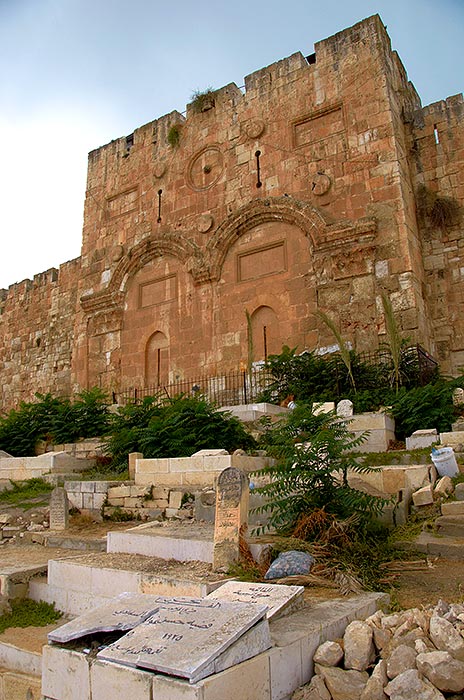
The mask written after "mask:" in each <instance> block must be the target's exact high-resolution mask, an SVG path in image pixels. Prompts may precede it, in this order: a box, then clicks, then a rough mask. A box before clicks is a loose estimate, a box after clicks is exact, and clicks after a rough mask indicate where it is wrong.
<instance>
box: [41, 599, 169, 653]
mask: <svg viewBox="0 0 464 700" xmlns="http://www.w3.org/2000/svg"><path fill="white" fill-rule="evenodd" d="M157 600H158V596H152V595H145V594H142V593H127V592H125V593H121V594H120V595H119V596H118V597H117V598H115V599H114V600H111V601H109V602H108V603H105V604H104V605H101V606H100V607H98V608H96V609H94V610H89V611H88V612H86V613H84V614H83V615H79V617H76V618H75V619H74V620H71V621H70V622H67V623H66V624H64V625H62V626H61V627H58V628H57V629H55V630H52V631H51V632H49V634H48V640H49V642H55V643H56V644H66V643H67V642H71V641H72V640H73V639H80V638H81V637H87V636H88V635H90V634H97V633H98V632H116V631H120V632H128V631H129V630H131V629H133V628H134V627H136V626H137V625H139V624H140V623H141V622H144V621H145V620H146V619H147V618H148V617H150V615H153V613H154V612H156V610H157V609H158V603H157Z"/></svg>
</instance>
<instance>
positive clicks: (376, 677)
mask: <svg viewBox="0 0 464 700" xmlns="http://www.w3.org/2000/svg"><path fill="white" fill-rule="evenodd" d="M387 683H388V676H387V664H386V662H385V660H384V659H381V660H380V661H379V662H378V664H376V666H375V668H374V670H373V671H372V675H371V677H370V678H369V680H368V681H367V683H366V686H365V688H364V690H363V692H362V693H361V695H360V698H359V700H386V699H387V696H386V695H385V693H384V688H385V686H386V685H387Z"/></svg>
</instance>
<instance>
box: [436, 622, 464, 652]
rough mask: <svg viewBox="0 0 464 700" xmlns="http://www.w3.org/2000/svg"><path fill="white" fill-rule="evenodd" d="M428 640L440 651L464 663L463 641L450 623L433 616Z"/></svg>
mask: <svg viewBox="0 0 464 700" xmlns="http://www.w3.org/2000/svg"><path fill="white" fill-rule="evenodd" d="M430 639H431V640H432V642H433V643H434V644H435V646H436V647H437V649H439V650H440V651H448V652H449V653H450V654H451V656H454V658H455V659H458V660H459V661H464V639H463V638H462V637H461V635H460V634H459V632H458V631H457V630H456V629H455V628H454V627H453V625H452V624H451V622H448V620H445V619H443V618H442V617H438V616H437V615H433V616H432V617H431V619H430Z"/></svg>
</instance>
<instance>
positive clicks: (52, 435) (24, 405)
mask: <svg viewBox="0 0 464 700" xmlns="http://www.w3.org/2000/svg"><path fill="white" fill-rule="evenodd" d="M36 397H37V401H33V402H25V401H23V402H21V404H20V406H19V408H18V409H12V410H11V411H10V412H9V413H8V414H7V415H5V416H2V417H1V418H0V449H2V450H5V452H8V453H9V454H11V455H13V457H27V456H31V455H34V454H35V448H36V445H37V442H39V441H40V440H43V441H45V442H48V443H54V444H61V443H65V442H75V441H76V440H78V439H79V438H91V437H100V436H101V435H104V434H106V433H107V432H108V429H109V426H110V414H109V412H108V399H107V397H106V395H105V394H104V393H103V392H102V391H101V390H100V389H98V388H94V389H91V390H89V391H82V392H81V393H80V394H78V395H77V397H76V399H75V400H74V401H71V400H69V399H62V398H58V397H54V396H52V395H51V394H36Z"/></svg>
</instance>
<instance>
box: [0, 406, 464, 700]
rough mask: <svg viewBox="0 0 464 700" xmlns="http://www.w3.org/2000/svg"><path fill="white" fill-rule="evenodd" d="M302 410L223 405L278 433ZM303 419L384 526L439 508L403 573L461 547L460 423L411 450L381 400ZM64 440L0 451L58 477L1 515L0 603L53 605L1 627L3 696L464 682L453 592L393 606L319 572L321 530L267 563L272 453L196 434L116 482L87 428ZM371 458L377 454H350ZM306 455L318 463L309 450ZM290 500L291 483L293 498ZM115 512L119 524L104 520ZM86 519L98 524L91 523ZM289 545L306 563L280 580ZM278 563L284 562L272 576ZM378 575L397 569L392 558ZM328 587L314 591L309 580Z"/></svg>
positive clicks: (184, 694)
mask: <svg viewBox="0 0 464 700" xmlns="http://www.w3.org/2000/svg"><path fill="white" fill-rule="evenodd" d="M456 400H457V399H456ZM459 405H460V404H459ZM303 408H304V407H300V408H299V409H298V410H297V409H293V410H292V409H289V408H286V407H276V406H275V405H270V404H266V403H260V404H249V405H246V406H236V407H234V414H235V416H240V417H241V419H242V421H244V425H245V426H246V425H248V426H249V428H250V427H251V428H253V427H254V426H256V421H257V420H258V421H259V419H260V418H262V416H263V415H268V416H269V420H270V421H271V426H274V427H273V428H272V430H277V431H279V430H284V429H286V428H285V426H287V427H288V426H289V425H291V424H292V420H293V421H295V420H296V418H295V416H296V417H297V419H298V420H300V421H302V420H303V419H302V418H298V415H299V414H298V411H300V412H301V410H303ZM224 415H226V414H224ZM227 415H230V413H229V414H227ZM303 415H304V412H303ZM308 415H309V414H307V415H306V418H305V420H308ZM310 416H311V420H313V421H315V422H314V423H312V425H313V428H314V434H313V440H317V439H318V438H317V436H318V432H317V431H318V429H321V427H323V428H324V429H326V428H327V426H332V429H333V430H334V431H335V432H334V435H335V434H337V435H338V433H337V431H338V430H340V431H341V433H340V435H344V436H345V438H344V439H347V440H349V444H351V445H352V447H353V451H352V452H350V456H349V460H348V461H346V463H345V462H343V463H344V464H345V466H346V479H347V484H349V488H350V489H353V490H355V491H356V493H358V494H359V493H361V494H363V495H364V496H365V497H366V498H367V499H374V500H375V499H380V501H379V502H381V506H382V507H381V508H380V509H378V512H377V516H376V517H377V518H378V519H379V520H380V522H382V523H385V524H387V525H388V526H389V527H390V528H391V527H393V526H401V525H402V524H403V525H406V524H407V523H408V522H409V518H410V515H411V513H416V514H417V513H420V512H421V511H422V512H426V510H427V508H433V507H438V508H439V509H440V510H441V514H439V515H438V517H436V518H435V523H434V529H433V530H432V529H429V530H427V529H423V530H422V532H420V534H419V535H418V537H416V539H415V541H407V540H405V541H399V542H398V547H400V548H402V550H404V551H406V554H405V556H406V557H407V556H408V554H407V550H408V549H412V550H413V551H414V555H413V556H414V557H417V556H421V555H420V554H419V555H418V554H417V552H422V553H423V556H424V559H422V560H420V559H419V560H418V559H417V558H414V559H413V560H412V561H411V563H410V564H409V563H408V560H407V559H406V560H405V561H404V562H403V565H404V566H405V567H406V570H414V569H415V568H416V569H417V571H419V572H421V571H423V570H424V567H425V569H426V568H427V567H428V566H432V567H433V566H434V565H433V560H434V558H436V557H443V558H444V559H445V560H448V561H449V562H450V564H451V561H452V560H454V561H456V563H458V562H460V561H461V560H463V559H464V546H463V545H464V538H463V539H462V540H461V539H460V538H461V537H463V535H464V527H463V525H464V521H462V518H464V507H463V506H462V505H461V504H462V503H463V502H464V501H463V500H461V499H464V488H461V486H462V484H460V483H459V480H456V479H455V478H454V477H455V476H456V474H458V472H459V466H458V463H457V461H456V458H455V457H458V459H460V453H461V449H462V445H463V444H464V439H463V438H464V432H461V431H460V430H457V429H456V428H459V427H461V426H460V424H459V420H458V421H456V422H455V425H454V429H453V430H452V431H448V432H446V431H444V432H443V433H441V432H439V431H437V430H436V429H422V430H417V431H415V432H414V433H413V434H411V435H410V436H409V437H408V438H407V450H396V451H393V452H391V451H390V452H389V451H387V447H388V446H389V444H391V441H392V440H394V439H395V423H394V420H393V419H392V417H391V416H390V415H388V414H386V413H381V412H379V413H377V412H367V413H364V414H354V413H353V404H352V402H351V401H349V400H342V401H340V402H338V403H333V402H325V403H320V404H317V405H316V404H315V405H314V406H313V407H312V409H311V413H310ZM247 419H248V422H247ZM302 425H303V423H302ZM317 426H319V428H318V427H317ZM366 430H370V433H369V434H368V435H365V434H364V431H366ZM275 434H277V433H275ZM347 444H348V443H347ZM59 448H60V449H56V446H50V449H51V450H52V451H51V452H46V453H45V454H43V455H39V456H38V457H11V456H7V455H4V456H2V457H0V473H4V474H5V479H4V480H3V482H2V483H3V486H4V487H5V485H6V484H7V480H11V481H12V482H15V481H16V480H17V481H18V482H19V481H24V482H25V483H27V479H28V476H29V472H28V471H27V467H29V464H35V462H34V460H36V461H39V463H40V465H41V468H42V469H43V471H41V472H40V476H41V477H42V478H43V482H44V483H47V482H48V484H49V486H48V487H47V488H49V489H52V490H51V491H49V492H48V501H47V502H48V505H47V507H46V508H45V509H44V508H42V510H41V509H40V507H37V514H36V515H37V517H36V518H35V519H34V518H32V517H31V518H30V519H29V520H28V517H27V511H24V518H23V519H22V521H18V520H17V519H16V520H15V519H14V516H13V515H11V514H9V513H8V511H9V508H8V507H5V513H4V514H2V513H1V512H0V529H1V532H2V539H1V540H0V542H1V543H2V544H1V545H0V566H1V571H0V586H1V594H2V601H4V604H5V606H7V607H8V605H9V604H10V603H11V602H12V601H14V600H18V599H31V600H32V601H37V602H38V601H44V602H45V603H49V604H53V605H54V606H55V607H56V609H57V610H59V611H61V613H62V614H63V617H62V618H61V619H60V620H59V621H58V622H55V623H53V624H51V625H49V626H48V627H45V628H43V631H40V628H31V629H33V639H34V643H32V641H31V640H32V638H31V639H30V640H28V641H27V642H25V641H24V639H22V641H20V642H18V641H17V640H16V643H11V641H6V640H8V639H10V638H9V637H6V638H5V641H2V635H1V634H0V698H1V700H6V699H7V698H8V699H9V698H14V699H15V700H16V698H17V699H18V700H39V699H40V700H41V699H42V698H43V699H44V700H101V699H102V698H106V697H111V698H114V699H115V700H123V698H124V700H126V697H127V693H128V692H131V694H132V697H133V700H157V699H160V700H161V699H163V700H177V699H179V700H180V699H182V700H184V699H186V698H192V699H196V700H215V699H216V698H218V697H221V698H223V699H224V700H228V698H230V699H231V700H232V698H234V700H235V699H238V700H256V699H258V698H259V699H260V698H263V699H266V700H290V698H294V700H306V699H307V698H316V699H318V698H321V699H322V700H330V699H333V700H343V699H345V698H346V699H347V700H350V699H351V698H360V699H361V700H368V699H371V698H372V699H373V700H374V699H375V698H377V697H379V698H380V697H385V693H386V694H387V695H386V696H388V695H389V691H390V697H393V698H398V699H402V698H403V697H404V698H406V697H409V696H408V695H407V693H410V692H414V693H416V697H430V698H437V699H438V698H442V697H450V693H451V692H454V691H456V690H457V689H458V688H459V692H460V691H461V690H462V689H463V688H464V651H463V649H464V642H463V641H462V636H461V634H460V631H461V627H462V625H463V623H462V619H464V605H461V604H458V602H452V601H450V602H449V603H444V602H443V601H441V602H439V603H438V602H436V603H434V605H429V606H426V607H424V606H423V607H422V609H419V608H418V607H417V608H414V609H409V610H404V611H402V612H392V613H388V609H389V595H388V594H387V593H385V592H383V591H384V590H385V586H384V587H383V590H379V591H378V592H374V591H372V590H369V586H365V585H363V584H362V583H361V582H360V580H356V578H354V579H353V578H350V577H345V578H344V579H343V577H340V576H339V577H337V576H335V578H332V580H329V579H330V576H329V578H325V579H324V571H323V570H322V568H323V567H322V562H323V561H325V560H324V559H323V557H322V556H321V555H320V554H318V552H319V553H320V550H318V547H317V540H316V542H315V546H313V548H312V549H310V550H308V551H311V552H312V554H308V553H304V552H303V551H300V552H298V551H296V552H295V551H293V552H287V554H288V555H289V556H288V557H287V558H285V556H284V555H282V554H281V555H280V556H279V557H278V558H277V559H275V560H274V563H273V565H272V567H271V568H270V569H269V570H268V573H266V575H265V576H264V572H265V570H266V566H268V563H269V554H270V551H271V548H272V547H273V542H274V535H273V532H274V530H275V526H276V525H277V524H278V523H279V518H281V517H282V513H280V512H279V510H277V511H276V510H275V509H272V508H271V509H270V510H269V509H266V507H263V506H266V503H268V502H269V500H272V497H273V496H272V495H273V493H274V492H273V491H272V488H271V487H272V486H273V485H274V486H275V484H277V483H279V478H280V476H279V472H278V471H276V464H278V462H279V459H278V457H277V456H276V454H277V453H275V451H274V452H273V450H272V449H271V448H269V449H268V451H264V450H258V451H256V450H249V451H248V452H247V451H245V450H243V449H235V450H234V451H232V452H229V451H228V450H226V449H223V448H218V447H211V449H206V448H204V447H203V448H202V449H199V450H197V451H196V452H193V453H192V454H190V456H184V457H180V456H172V457H155V458H152V457H148V458H144V456H143V453H142V452H133V453H130V454H129V455H128V458H127V471H126V473H125V474H126V475H127V477H128V478H124V479H123V480H121V479H117V478H114V477H113V478H107V479H106V480H105V479H92V478H88V477H87V478H86V472H88V470H89V468H90V469H94V468H95V467H94V465H95V460H96V459H97V455H98V454H99V453H100V454H101V449H102V445H101V443H100V442H99V441H98V440H96V439H94V440H93V441H89V440H87V441H85V444H84V443H79V442H77V443H66V444H63V445H60V446H59ZM292 449H293V452H292V454H293V458H294V459H295V462H294V466H293V470H295V471H296V472H297V471H298V469H299V468H300V463H299V459H300V455H303V457H304V459H306V460H307V463H308V464H310V463H311V460H312V459H313V458H314V455H313V453H312V451H311V450H312V447H311V437H310V438H309V441H308V443H301V444H300V445H296V446H294V447H293V448H292ZM330 449H332V448H330ZM382 454H383V461H384V462H385V464H383V465H382V466H380V467H378V468H372V467H367V466H366V467H365V468H363V467H362V466H361V465H362V463H363V460H367V461H369V459H371V460H373V461H374V462H375V459H379V455H382ZM78 455H79V456H78ZM369 455H372V457H371V458H370V457H369ZM316 457H317V460H318V463H319V465H320V468H321V469H324V466H325V464H326V461H327V460H326V455H325V454H324V453H323V452H321V448H320V447H319V448H318V452H317V453H316ZM330 457H331V460H332V462H331V467H333V468H334V469H337V468H338V467H339V465H340V464H341V462H339V461H337V460H340V459H345V458H344V457H343V456H342V457H341V456H340V455H339V454H338V453H336V452H334V451H332V452H331V453H330ZM432 458H433V459H432ZM47 460H48V462H47ZM25 465H27V467H26V466H25ZM45 465H48V471H47V470H46V469H45ZM3 469H5V471H4V472H3ZM29 469H35V467H29ZM15 470H16V471H15ZM32 473H33V474H34V476H38V475H39V472H35V471H34V472H32ZM6 475H7V476H6ZM11 481H10V483H11ZM291 483H293V482H291ZM295 483H296V482H295ZM308 483H309V482H308ZM340 485H342V483H341V482H340ZM270 488H271V490H269V489H270ZM291 488H292V489H293V488H294V487H293V486H292V487H291ZM5 493H8V491H6V492H5ZM0 495H1V494H0ZM299 497H300V494H299V491H298V488H295V489H294V490H293V491H292V500H294V501H298V498H299ZM36 501H37V499H36ZM365 504H367V505H366V507H370V504H371V501H369V500H366V501H365ZM434 504H435V506H434ZM440 504H441V506H440ZM339 505H340V504H339ZM308 507H310V506H308ZM285 509H286V511H288V510H291V506H290V505H289V504H288V503H287V505H286V506H285ZM315 510H317V509H316V508H315ZM0 511H2V506H1V505H0ZM77 512H78V513H80V515H79V517H80V518H84V519H85V518H88V523H89V525H88V530H89V534H88V535H87V536H84V535H81V536H80V537H79V535H76V533H75V532H74V530H73V527H72V521H73V518H74V517H76V516H73V515H72V514H73V513H77ZM340 512H341V511H340ZM373 512H374V511H373ZM115 513H116V514H119V515H120V514H121V513H123V514H124V515H125V517H127V522H116V521H114V520H113V521H112V520H110V519H108V518H111V517H112V516H113V515H114V514H115ZM34 520H35V522H34ZM92 522H93V523H94V524H95V527H99V528H100V530H99V536H92V535H91V534H90V531H91V530H92V525H91V523H92ZM260 529H261V530H262V534H261V535H259V531H260ZM257 531H258V534H257ZM103 532H104V533H105V534H104V535H103V534H102V533H103ZM293 541H294V542H298V541H300V542H302V540H293ZM399 552H400V550H398V557H400V556H401V555H400V554H399ZM297 554H300V555H301V557H302V558H305V557H306V559H304V561H305V564H304V566H305V567H306V568H304V569H303V573H302V574H301V573H300V575H298V574H295V572H294V573H293V575H292V572H291V571H290V575H289V571H288V570H287V568H286V567H288V561H289V560H290V561H291V562H292V564H293V565H294V563H295V561H297V557H296V555H297ZM313 555H314V556H313ZM281 558H282V562H284V563H283V564H279V562H280V561H281ZM240 562H241V563H242V564H241V565H242V567H243V566H245V569H246V567H247V566H248V567H250V566H251V567H258V568H259V571H260V572H261V574H260V576H261V578H260V579H259V580H253V581H246V580H241V579H242V578H243V577H242V576H241V575H240V570H239V569H234V568H233V567H234V565H236V564H239V563H240ZM266 562H267V564H265V563H266ZM394 564H395V562H393V565H394ZM313 565H314V568H312V567H313ZM276 566H277V569H278V567H279V566H281V567H282V566H283V568H282V569H281V570H279V573H277V574H276V575H274V574H270V572H271V570H272V568H273V567H276ZM397 566H399V567H400V568H399V570H401V561H400V562H399V564H397ZM408 567H409V569H408ZM250 570H251V569H250ZM395 570H398V569H395V568H393V569H392V571H395ZM241 571H242V572H243V568H242V570H241ZM312 572H315V573H312ZM321 573H322V575H320V574H321ZM325 575H326V576H327V572H326V573H325ZM385 575H386V576H387V578H388V576H390V577H391V576H392V574H391V573H390V570H389V569H388V568H387V569H385ZM394 575H395V574H393V576H394ZM269 576H276V577H275V578H269ZM341 581H344V584H345V590H343V584H342V583H341ZM347 581H348V584H347ZM321 582H322V589H323V590H324V592H323V593H322V594H321V592H320V589H317V588H312V586H317V585H318V584H321ZM324 586H326V587H325V588H324ZM346 586H348V588H347V589H346ZM350 586H351V587H350ZM391 590H393V589H391ZM316 591H318V593H316ZM342 591H343V594H342ZM347 593H348V594H347ZM7 607H6V608H5V609H7ZM27 631H28V628H26V629H25V631H24V632H25V634H26V633H27ZM13 632H14V630H13ZM13 632H12V633H11V634H13ZM12 639H13V640H14V641H15V638H14V637H13V638H12ZM26 639H27V634H26ZM34 644H35V646H34ZM32 647H33V648H32ZM461 677H462V678H463V681H462V682H461V680H460V679H461ZM384 691H385V692H384ZM2 693H3V694H2ZM395 693H396V695H395ZM402 693H403V694H402ZM443 693H444V695H443Z"/></svg>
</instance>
